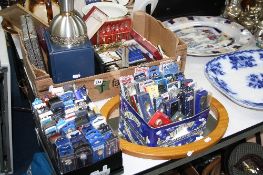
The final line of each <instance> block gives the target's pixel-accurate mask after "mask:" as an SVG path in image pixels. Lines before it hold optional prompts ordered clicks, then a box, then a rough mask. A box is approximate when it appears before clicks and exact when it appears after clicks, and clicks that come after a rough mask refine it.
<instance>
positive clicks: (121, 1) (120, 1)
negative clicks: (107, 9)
mask: <svg viewBox="0 0 263 175" xmlns="http://www.w3.org/2000/svg"><path fill="white" fill-rule="evenodd" d="M112 2H114V3H117V4H121V5H127V4H128V2H129V0H112Z"/></svg>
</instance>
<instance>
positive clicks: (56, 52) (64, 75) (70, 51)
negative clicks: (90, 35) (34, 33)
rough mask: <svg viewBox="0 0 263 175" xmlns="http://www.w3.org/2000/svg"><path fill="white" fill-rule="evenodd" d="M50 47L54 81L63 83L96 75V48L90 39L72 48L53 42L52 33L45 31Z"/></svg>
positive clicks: (50, 63) (49, 62)
mask: <svg viewBox="0 0 263 175" xmlns="http://www.w3.org/2000/svg"><path fill="white" fill-rule="evenodd" d="M45 41H46V44H47V49H48V65H49V72H50V74H51V76H52V79H53V82H54V83H62V82H65V81H71V80H75V79H78V78H83V77H88V76H92V75H95V63H94V49H93V47H92V45H91V43H90V41H89V40H87V41H86V42H85V44H82V45H79V46H74V47H72V48H67V47H61V46H58V45H55V44H53V43H52V41H51V39H50V34H49V32H48V31H45Z"/></svg>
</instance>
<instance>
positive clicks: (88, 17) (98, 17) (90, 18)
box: [83, 6, 108, 39]
mask: <svg viewBox="0 0 263 175" xmlns="http://www.w3.org/2000/svg"><path fill="white" fill-rule="evenodd" d="M83 20H84V21H85V24H86V26H87V31H88V37H89V38H90V39H91V38H92V37H93V36H94V35H95V33H96V32H97V31H98V30H99V29H100V27H101V26H102V25H103V24H104V22H105V21H107V20H108V15H106V14H105V13H104V12H103V11H101V10H100V9H99V8H97V7H96V6H93V7H92V8H91V9H90V11H89V12H88V13H87V14H85V15H84V16H83Z"/></svg>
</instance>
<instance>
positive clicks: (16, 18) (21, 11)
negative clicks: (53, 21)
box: [0, 4, 48, 32]
mask: <svg viewBox="0 0 263 175" xmlns="http://www.w3.org/2000/svg"><path fill="white" fill-rule="evenodd" d="M27 14H29V15H31V16H32V20H33V22H34V25H35V26H43V27H48V24H46V23H45V22H44V21H42V20H41V19H39V18H38V17H36V16H35V15H34V14H32V13H31V12H30V11H28V10H26V9H25V8H24V7H22V6H21V5H19V4H15V5H12V6H10V7H8V8H5V9H3V10H1V11H0V16H3V18H4V19H5V20H7V21H8V22H10V23H11V24H12V25H13V26H14V27H15V28H16V29H19V30H22V29H21V22H20V16H22V15H27ZM17 32H19V31H17Z"/></svg>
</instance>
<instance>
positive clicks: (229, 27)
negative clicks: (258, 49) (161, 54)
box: [163, 16, 253, 56]
mask: <svg viewBox="0 0 263 175" xmlns="http://www.w3.org/2000/svg"><path fill="white" fill-rule="evenodd" d="M163 24H164V25H165V26H166V27H168V28H169V29H170V30H172V31H173V32H175V33H176V35H177V36H178V37H179V38H181V39H182V40H183V41H184V42H185V43H186V44H187V54H188V55H193V56H215V55H221V54H225V53H229V52H234V51H236V50H238V49H240V48H241V47H243V46H245V45H247V44H249V43H250V41H251V40H252V38H253V35H252V34H251V33H250V32H249V31H248V30H247V29H245V28H244V27H243V26H241V25H239V24H238V23H235V22H231V21H230V20H228V19H225V18H221V17H212V16H189V17H181V18H175V19H170V20H168V21H165V22H163Z"/></svg>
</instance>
